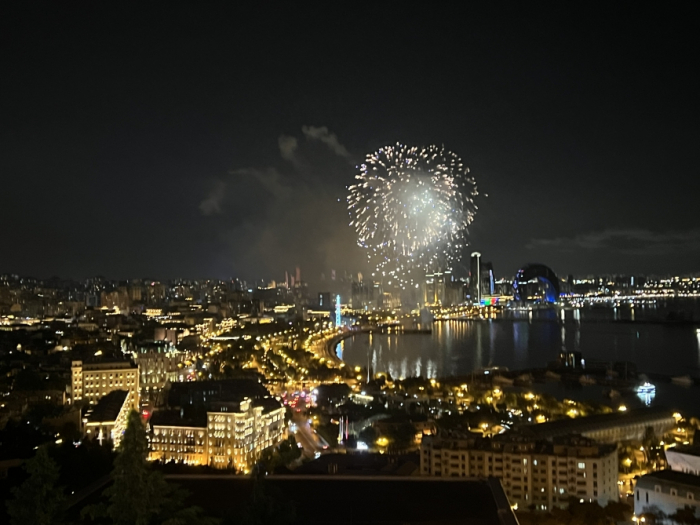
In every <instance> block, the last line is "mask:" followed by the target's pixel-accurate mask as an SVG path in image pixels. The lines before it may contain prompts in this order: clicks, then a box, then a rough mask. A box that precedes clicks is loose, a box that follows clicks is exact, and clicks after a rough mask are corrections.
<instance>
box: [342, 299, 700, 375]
mask: <svg viewBox="0 0 700 525" xmlns="http://www.w3.org/2000/svg"><path fill="white" fill-rule="evenodd" d="M577 312H578V310H574V312H573V316H570V317H568V318H567V319H566V320H565V321H564V322H561V320H560V316H559V315H554V316H552V317H551V318H550V319H534V320H532V321H529V319H528V318H524V319H522V320H518V319H496V320H489V321H445V322H438V323H435V324H434V330H433V333H432V334H379V333H375V334H370V335H368V334H360V335H358V336H355V337H353V338H351V339H347V340H345V341H343V342H341V343H340V344H339V345H338V347H337V353H338V356H339V357H341V358H342V359H343V360H344V361H345V362H346V363H348V364H349V365H351V366H362V367H363V368H364V367H366V366H368V365H369V366H371V368H372V370H373V371H374V372H389V373H390V374H391V375H392V376H393V377H408V376H413V375H423V376H430V377H441V376H450V375H468V374H469V373H471V372H472V371H474V370H478V369H479V368H483V367H486V366H505V367H509V368H511V369H522V368H530V367H544V366H546V365H547V364H548V363H549V362H551V361H553V360H555V359H557V358H558V357H559V354H560V353H561V352H562V350H566V351H579V352H581V353H582V356H583V358H584V359H585V360H586V361H587V362H591V361H603V362H611V361H630V362H633V363H635V364H636V365H637V368H638V369H639V370H640V371H642V372H656V373H661V374H669V375H685V374H690V375H691V376H700V368H699V367H700V333H696V331H695V327H693V326H692V325H683V324H654V323H644V324H640V323H630V322H627V321H625V322H585V321H581V320H580V319H579V320H577V319H576V317H577ZM529 313H532V312H529ZM528 317H529V316H528Z"/></svg>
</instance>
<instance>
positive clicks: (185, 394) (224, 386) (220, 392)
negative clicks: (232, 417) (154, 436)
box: [168, 379, 270, 407]
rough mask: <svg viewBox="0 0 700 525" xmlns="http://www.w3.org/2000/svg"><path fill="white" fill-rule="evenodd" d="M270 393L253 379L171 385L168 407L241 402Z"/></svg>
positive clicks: (189, 382)
mask: <svg viewBox="0 0 700 525" xmlns="http://www.w3.org/2000/svg"><path fill="white" fill-rule="evenodd" d="M269 395H270V392H268V390H267V389H266V388H265V386H264V385H262V384H261V383H259V382H258V381H255V380H253V379H224V380H221V381H214V380H211V381H187V382H176V383H171V385H170V392H169V393H168V405H170V406H171V407H179V406H186V405H191V404H197V403H209V402H212V401H219V402H222V401H223V402H225V401H241V400H242V399H243V398H246V397H248V398H251V399H255V398H261V397H266V396H269Z"/></svg>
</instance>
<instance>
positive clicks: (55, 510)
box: [6, 446, 65, 525]
mask: <svg viewBox="0 0 700 525" xmlns="http://www.w3.org/2000/svg"><path fill="white" fill-rule="evenodd" d="M24 470H25V471H26V472H27V474H29V477H28V478H27V479H26V480H25V482H24V483H22V484H21V485H20V486H19V487H15V488H14V489H12V493H13V494H14V496H15V498H14V499H12V500H9V501H7V503H6V505H7V512H8V514H9V515H10V523H11V524H12V525H57V524H58V523H60V522H61V514H62V512H63V501H64V499H65V498H64V495H63V489H62V488H61V487H57V486H56V483H57V482H58V476H59V469H58V465H57V464H56V462H55V461H53V460H52V459H51V458H50V457H49V452H48V450H47V449H46V447H45V446H42V447H39V449H38V450H37V452H36V454H35V456H34V457H33V458H32V459H30V460H28V461H27V462H26V464H25V466H24Z"/></svg>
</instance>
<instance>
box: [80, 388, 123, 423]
mask: <svg viewBox="0 0 700 525" xmlns="http://www.w3.org/2000/svg"><path fill="white" fill-rule="evenodd" d="M128 395H129V392H127V391H126V390H112V391H111V392H110V393H109V394H107V395H106V396H104V397H103V398H101V399H100V400H99V401H98V402H97V404H96V405H95V406H93V407H92V408H91V409H90V410H89V411H88V413H87V420H88V423H102V422H103V421H116V420H117V417H118V416H119V411H120V410H121V409H122V407H123V406H124V402H125V401H126V398H127V396H128Z"/></svg>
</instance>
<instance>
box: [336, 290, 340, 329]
mask: <svg viewBox="0 0 700 525" xmlns="http://www.w3.org/2000/svg"><path fill="white" fill-rule="evenodd" d="M335 326H336V327H338V326H340V296H339V295H336V296H335Z"/></svg>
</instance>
